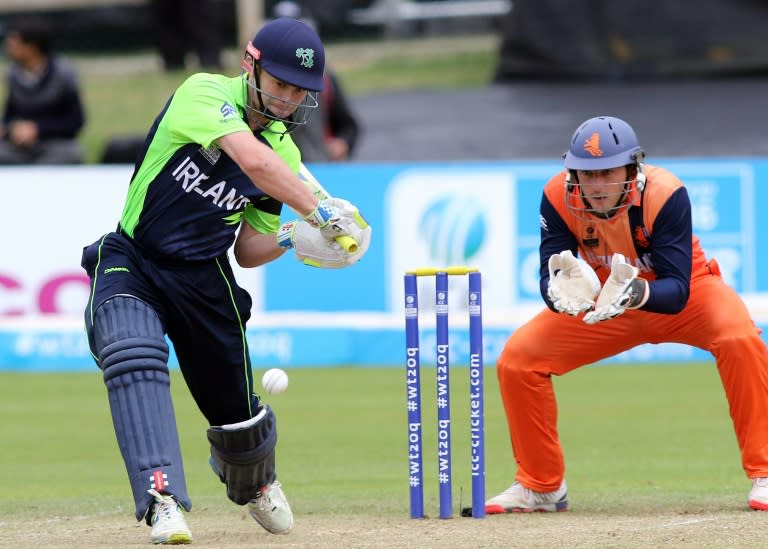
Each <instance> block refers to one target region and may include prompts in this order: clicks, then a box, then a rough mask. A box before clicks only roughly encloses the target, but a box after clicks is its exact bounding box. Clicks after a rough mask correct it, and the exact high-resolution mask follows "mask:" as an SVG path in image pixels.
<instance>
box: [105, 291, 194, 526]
mask: <svg viewBox="0 0 768 549" xmlns="http://www.w3.org/2000/svg"><path fill="white" fill-rule="evenodd" d="M93 325H94V340H95V344H96V351H97V352H98V356H99V364H100V366H101V369H102V371H103V372H104V384H105V385H106V387H107V394H108V397H109V407H110V410H111V412H112V422H113V424H114V427H115V435H116V436H117V442H118V444H119V446H120V452H121V453H122V455H123V461H124V462H125V468H126V471H127V473H128V478H129V480H130V482H131V490H132V491H133V499H134V502H135V504H136V519H137V520H141V519H142V518H144V517H145V516H147V515H148V514H147V510H148V509H149V506H150V504H151V503H152V502H153V501H154V498H153V497H152V496H151V495H150V494H149V493H148V492H147V491H148V490H149V489H155V490H157V491H158V492H161V493H166V494H171V495H173V496H174V498H175V499H176V500H177V501H178V502H179V503H180V504H181V505H182V506H183V507H184V508H185V509H186V510H187V511H189V510H190V508H191V506H192V503H191V501H190V500H189V496H188V495H187V487H186V481H185V479H184V467H183V464H182V458H181V448H180V445H179V436H178V433H177V430H176V416H175V413H174V410H173V402H172V400H171V392H170V384H171V380H170V376H169V373H168V366H167V361H168V345H166V343H165V337H164V334H163V329H162V326H161V324H160V320H159V319H158V317H157V315H156V314H155V312H154V311H153V310H152V309H151V308H150V307H149V306H148V305H146V304H145V303H144V302H143V301H140V300H139V299H136V298H132V297H129V296H120V297H115V298H112V299H110V300H107V301H106V302H104V303H103V304H102V305H101V306H100V307H99V308H98V309H97V310H96V313H95V316H94V323H93ZM147 519H148V517H147Z"/></svg>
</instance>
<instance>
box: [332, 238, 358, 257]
mask: <svg viewBox="0 0 768 549" xmlns="http://www.w3.org/2000/svg"><path fill="white" fill-rule="evenodd" d="M336 242H338V243H339V246H341V247H342V249H343V250H344V251H346V252H347V253H349V254H353V253H355V252H357V250H358V248H359V247H360V245H359V244H358V243H357V241H356V240H355V239H354V238H352V237H351V236H346V235H345V236H337V237H336Z"/></svg>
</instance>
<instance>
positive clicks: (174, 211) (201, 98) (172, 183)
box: [120, 73, 301, 261]
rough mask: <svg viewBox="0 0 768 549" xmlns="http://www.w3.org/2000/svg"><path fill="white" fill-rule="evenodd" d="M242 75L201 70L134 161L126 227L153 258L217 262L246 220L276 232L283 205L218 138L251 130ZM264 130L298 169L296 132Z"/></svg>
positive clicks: (122, 222) (124, 218) (261, 136)
mask: <svg viewBox="0 0 768 549" xmlns="http://www.w3.org/2000/svg"><path fill="white" fill-rule="evenodd" d="M246 98H247V90H246V83H245V80H244V77H243V76H238V77H235V78H229V77H226V76H222V75H215V74H206V73H199V74H195V75H193V76H191V77H190V78H189V79H187V80H186V81H185V82H184V83H183V84H182V85H181V86H180V87H179V88H178V89H177V90H176V92H175V93H174V95H173V96H172V97H171V98H170V99H169V100H168V103H167V104H166V106H165V107H164V109H163V110H162V112H160V114H159V115H158V116H157V118H156V119H155V122H154V124H153V125H152V128H151V129H150V131H149V134H148V135H147V139H146V141H145V144H144V149H143V151H142V153H141V154H140V156H139V159H138V160H137V163H136V168H135V170H134V173H133V176H132V178H131V183H130V186H129V188H128V197H127V199H126V202H125V207H124V208H123V213H122V217H121V219H120V226H121V229H122V231H123V232H124V233H125V234H127V235H128V236H129V237H131V238H132V239H133V240H134V241H135V242H136V243H137V244H138V245H139V246H140V247H141V248H142V249H144V250H146V251H147V252H149V253H150V254H152V255H158V256H161V257H167V258H169V259H174V260H182V261H200V260H206V259H212V258H214V257H219V256H221V255H222V254H224V253H225V252H226V251H227V250H228V249H229V248H230V246H232V244H233V242H234V239H235V235H236V231H237V228H238V227H239V225H240V222H241V221H242V220H245V221H246V222H247V223H248V224H249V225H251V226H252V227H253V228H254V229H255V230H257V231H258V232H260V233H272V232H277V230H278V228H279V225H280V211H281V209H282V203H281V202H279V201H277V200H275V199H274V198H272V197H270V196H268V195H266V194H265V193H264V192H263V191H262V190H260V189H259V188H257V187H256V186H255V185H254V183H253V182H252V181H251V180H250V178H249V177H248V176H247V175H246V174H245V173H243V172H242V171H241V170H240V168H239V167H238V165H237V164H236V163H235V162H234V161H233V160H232V159H231V158H229V156H227V154H226V153H224V152H223V151H222V150H220V149H219V148H218V147H217V146H216V145H215V144H214V141H215V140H216V139H218V138H219V137H222V136H224V135H227V134H230V133H234V132H237V131H251V130H250V128H249V127H248V124H247V122H246V120H245V118H246V117H245V103H246ZM273 124H275V125H276V127H275V128H274V129H275V132H270V131H262V132H260V133H256V134H255V135H256V137H257V138H258V139H259V140H260V141H261V142H263V143H265V144H267V145H268V146H270V147H271V148H272V149H274V150H275V152H277V154H278V155H280V156H281V157H282V158H283V160H285V161H286V163H287V164H288V165H289V166H290V168H291V169H292V170H293V171H294V172H296V173H297V172H298V170H299V163H300V159H301V157H300V154H299V151H298V148H297V147H296V145H295V144H294V143H293V140H292V139H291V137H290V136H289V135H287V134H282V133H280V132H282V131H283V130H284V129H285V128H284V127H283V125H282V123H281V122H273Z"/></svg>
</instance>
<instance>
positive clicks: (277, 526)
mask: <svg viewBox="0 0 768 549" xmlns="http://www.w3.org/2000/svg"><path fill="white" fill-rule="evenodd" d="M248 511H250V513H251V516H252V517H253V518H254V520H255V521H256V522H258V523H259V524H261V526H262V527H263V528H264V529H265V530H266V531H267V532H270V533H272V534H287V533H288V532H290V531H291V528H293V512H292V511H291V506H290V505H288V500H287V499H286V498H285V494H284V493H283V489H282V488H280V483H279V482H278V481H274V482H273V483H272V484H270V485H268V486H265V487H264V488H263V489H262V491H261V494H259V495H258V496H256V497H255V498H254V499H252V500H251V501H249V502H248Z"/></svg>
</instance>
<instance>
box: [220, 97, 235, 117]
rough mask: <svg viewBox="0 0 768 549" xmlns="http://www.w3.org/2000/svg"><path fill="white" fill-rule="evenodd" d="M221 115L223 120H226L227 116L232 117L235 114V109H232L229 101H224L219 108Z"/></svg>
mask: <svg viewBox="0 0 768 549" xmlns="http://www.w3.org/2000/svg"><path fill="white" fill-rule="evenodd" d="M219 110H220V111H221V114H222V115H223V116H224V118H227V117H228V116H234V115H236V114H237V109H236V108H235V107H233V106H232V105H231V104H230V103H229V101H224V104H223V105H222V106H221V109H219Z"/></svg>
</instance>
